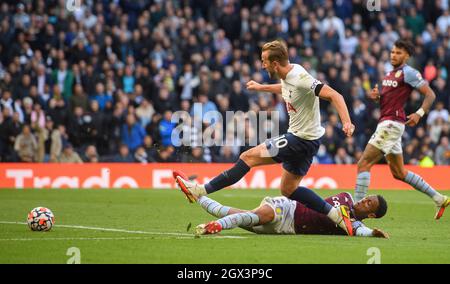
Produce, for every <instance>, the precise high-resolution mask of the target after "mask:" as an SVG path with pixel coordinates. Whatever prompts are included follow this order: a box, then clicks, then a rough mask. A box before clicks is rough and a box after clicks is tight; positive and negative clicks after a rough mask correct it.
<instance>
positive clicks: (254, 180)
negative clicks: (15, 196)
mask: <svg viewBox="0 0 450 284" xmlns="http://www.w3.org/2000/svg"><path fill="white" fill-rule="evenodd" d="M230 166H231V164H184V163H183V164H178V163H177V164H146V165H143V164H25V163H24V164H10V163H0V188H142V189H150V188H175V183H174V180H173V178H172V170H174V169H177V170H181V171H184V172H185V173H186V174H188V175H196V176H197V181H198V182H200V183H205V182H207V181H209V180H210V179H211V178H213V177H214V176H216V175H218V174H219V173H221V172H222V171H224V170H226V169H228V168H230ZM407 169H409V170H411V171H414V172H415V173H417V174H419V175H421V176H422V177H423V178H424V179H425V180H426V181H427V182H428V183H429V184H430V185H432V186H433V187H434V188H436V189H438V190H450V167H449V166H435V167H432V168H422V167H417V166H408V167H407ZM281 171H282V168H281V166H280V165H270V166H263V167H257V168H254V169H252V170H251V171H250V172H249V173H248V174H247V175H246V176H245V177H244V178H243V179H242V180H241V181H239V182H238V183H237V184H235V185H234V186H233V187H234V188H250V189H256V188H264V189H266V188H278V187H279V184H280V176H281ZM355 178H356V166H355V165H314V166H312V167H311V169H310V171H309V172H308V175H307V176H306V177H305V178H304V179H303V181H302V185H304V186H307V187H310V188H324V189H353V188H354V184H355ZM370 188H373V189H410V188H411V187H410V186H409V185H408V184H406V183H403V182H400V181H397V180H395V179H394V178H393V177H392V175H391V173H390V171H389V167H388V166H386V165H378V166H375V167H374V168H373V170H372V178H371V185H370Z"/></svg>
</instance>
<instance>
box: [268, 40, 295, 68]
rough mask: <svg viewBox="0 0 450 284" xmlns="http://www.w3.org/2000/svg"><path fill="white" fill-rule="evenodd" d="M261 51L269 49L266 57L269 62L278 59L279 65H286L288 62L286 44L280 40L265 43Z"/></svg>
mask: <svg viewBox="0 0 450 284" xmlns="http://www.w3.org/2000/svg"><path fill="white" fill-rule="evenodd" d="M262 51H269V56H268V59H269V61H270V62H273V61H278V62H280V64H281V65H286V64H287V63H288V62H289V57H288V50H287V46H286V44H285V43H284V42H283V41H281V40H274V41H271V42H268V43H265V44H264V45H263V47H262Z"/></svg>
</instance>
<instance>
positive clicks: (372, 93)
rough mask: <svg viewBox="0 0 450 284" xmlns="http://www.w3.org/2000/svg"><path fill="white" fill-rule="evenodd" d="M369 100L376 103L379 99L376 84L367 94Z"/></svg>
mask: <svg viewBox="0 0 450 284" xmlns="http://www.w3.org/2000/svg"><path fill="white" fill-rule="evenodd" d="M367 96H368V97H369V99H371V100H374V101H378V100H379V99H380V93H379V92H378V84H376V85H375V87H374V88H373V89H372V90H371V91H370V92H369V93H368V94H367Z"/></svg>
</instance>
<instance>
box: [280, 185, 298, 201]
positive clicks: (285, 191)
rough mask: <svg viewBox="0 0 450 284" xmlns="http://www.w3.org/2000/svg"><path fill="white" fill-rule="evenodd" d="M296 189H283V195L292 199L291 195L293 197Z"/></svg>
mask: <svg viewBox="0 0 450 284" xmlns="http://www.w3.org/2000/svg"><path fill="white" fill-rule="evenodd" d="M295 189H296V188H293V189H291V188H283V187H282V188H281V194H282V195H283V196H284V197H288V198H289V197H290V196H291V195H292V193H294V191H295Z"/></svg>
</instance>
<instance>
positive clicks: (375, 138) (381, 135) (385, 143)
mask: <svg viewBox="0 0 450 284" xmlns="http://www.w3.org/2000/svg"><path fill="white" fill-rule="evenodd" d="M404 131H405V125H404V124H403V123H400V122H398V121H393V120H384V121H382V122H380V123H379V124H378V126H377V129H376V130H375V133H374V134H373V135H372V137H371V138H370V140H369V144H371V145H373V146H375V147H376V148H378V149H379V150H380V151H382V152H383V153H384V155H388V154H402V153H403V150H402V135H403V132H404Z"/></svg>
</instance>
